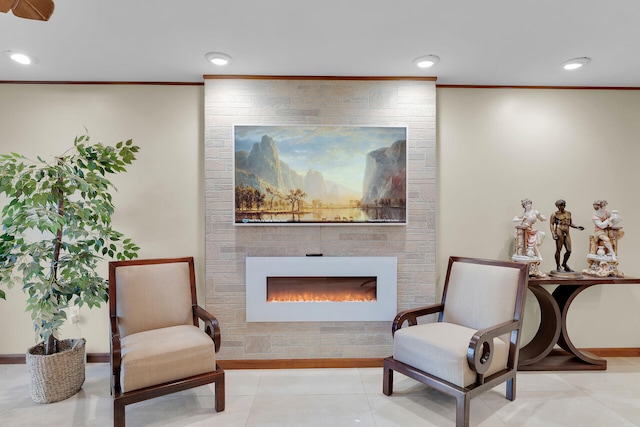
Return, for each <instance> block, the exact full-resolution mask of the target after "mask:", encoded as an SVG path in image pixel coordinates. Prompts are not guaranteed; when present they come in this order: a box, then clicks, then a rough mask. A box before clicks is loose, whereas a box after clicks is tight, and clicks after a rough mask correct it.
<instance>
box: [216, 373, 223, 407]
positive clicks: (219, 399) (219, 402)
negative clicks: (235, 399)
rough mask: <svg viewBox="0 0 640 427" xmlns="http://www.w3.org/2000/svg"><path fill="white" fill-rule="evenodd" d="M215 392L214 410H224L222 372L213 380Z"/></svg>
mask: <svg viewBox="0 0 640 427" xmlns="http://www.w3.org/2000/svg"><path fill="white" fill-rule="evenodd" d="M214 388H215V393H216V412H222V411H224V405H225V394H224V373H223V374H222V376H221V377H220V379H218V381H216V382H215V387H214Z"/></svg>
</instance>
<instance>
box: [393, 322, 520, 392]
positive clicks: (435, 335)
mask: <svg viewBox="0 0 640 427" xmlns="http://www.w3.org/2000/svg"><path fill="white" fill-rule="evenodd" d="M475 332H476V330H475V329H471V328H467V327H465V326H459V325H455V324H452V323H444V322H439V323H428V324H423V325H416V326H410V327H405V328H402V329H399V330H398V331H396V333H395V336H394V341H393V346H394V348H393V358H394V359H395V360H397V361H399V362H403V363H405V364H407V365H410V366H413V367H415V368H418V369H420V370H421V371H424V372H427V373H429V374H431V375H433V376H436V377H438V378H442V379H444V380H446V381H449V382H450V383H453V384H456V385H458V386H460V387H466V386H469V385H471V384H473V383H474V382H475V380H476V376H475V374H474V372H473V371H472V370H471V368H469V363H468V362H467V349H468V348H469V341H470V340H471V338H472V337H473V334H474V333H475ZM493 345H494V355H493V360H492V363H491V366H490V368H489V370H488V371H487V373H486V374H485V375H486V376H488V375H491V374H494V373H496V372H498V371H499V370H501V369H504V368H506V366H507V358H508V355H509V345H508V344H507V343H505V342H504V341H502V340H501V339H500V338H496V339H494V342H493Z"/></svg>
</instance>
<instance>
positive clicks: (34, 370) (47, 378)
mask: <svg viewBox="0 0 640 427" xmlns="http://www.w3.org/2000/svg"><path fill="white" fill-rule="evenodd" d="M85 344H86V340H85V339H84V338H79V339H68V340H61V341H60V342H59V349H60V351H59V352H58V353H55V354H51V355H49V356H47V355H45V348H44V342H41V343H40V344H38V345H36V346H34V347H31V348H30V349H28V350H27V356H26V359H27V370H28V372H29V379H30V383H31V384H30V385H31V398H32V399H33V401H34V402H36V403H53V402H58V401H60V400H64V399H68V398H69V397H71V396H73V395H74V394H76V393H77V392H78V391H80V388H82V384H83V383H84V374H85V361H86V359H85Z"/></svg>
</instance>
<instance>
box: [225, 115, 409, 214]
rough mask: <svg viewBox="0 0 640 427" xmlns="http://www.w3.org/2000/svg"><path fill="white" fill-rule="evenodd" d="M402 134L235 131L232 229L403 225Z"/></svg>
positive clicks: (380, 130) (387, 129) (356, 129)
mask: <svg viewBox="0 0 640 427" xmlns="http://www.w3.org/2000/svg"><path fill="white" fill-rule="evenodd" d="M407 132H408V128H407V126H377V125H373V126H365V125H246V124H236V125H233V197H234V200H233V217H234V220H233V221H234V225H236V226H256V225H262V226H264V225H267V226H273V225H406V224H407V223H408V217H407V212H408V207H407V204H406V203H407V199H408V182H407V153H408V150H407V136H408V135H407Z"/></svg>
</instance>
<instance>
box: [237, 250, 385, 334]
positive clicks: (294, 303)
mask: <svg viewBox="0 0 640 427" xmlns="http://www.w3.org/2000/svg"><path fill="white" fill-rule="evenodd" d="M246 278H247V289H246V309H247V322H290V321H390V320H392V319H393V317H394V316H395V315H396V309H397V258H395V257H249V258H247V259H246Z"/></svg>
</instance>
